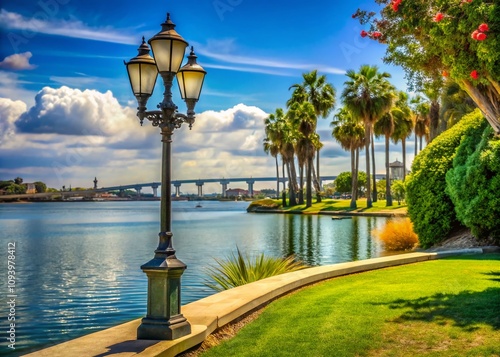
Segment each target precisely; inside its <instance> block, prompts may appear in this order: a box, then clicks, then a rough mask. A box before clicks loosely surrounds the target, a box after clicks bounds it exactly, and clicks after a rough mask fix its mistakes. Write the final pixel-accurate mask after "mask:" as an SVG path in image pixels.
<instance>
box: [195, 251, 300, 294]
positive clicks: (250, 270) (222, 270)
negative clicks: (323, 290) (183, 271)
mask: <svg viewBox="0 0 500 357" xmlns="http://www.w3.org/2000/svg"><path fill="white" fill-rule="evenodd" d="M215 262H216V264H214V265H211V266H209V267H208V268H207V274H208V280H205V282H204V284H205V285H206V286H208V287H209V288H211V289H214V290H215V291H223V290H228V289H231V288H234V287H236V286H241V285H245V284H248V283H251V282H253V281H257V280H261V279H265V278H269V277H271V276H275V275H279V274H283V273H289V272H292V271H296V270H300V269H304V268H307V265H306V264H305V263H303V262H302V261H297V260H295V257H293V256H289V257H285V258H275V257H267V256H265V255H264V253H261V254H260V255H257V256H255V257H250V256H248V255H244V254H243V253H241V251H240V250H239V248H237V253H236V254H235V253H234V252H231V254H230V255H229V256H227V257H226V258H225V259H217V258H215Z"/></svg>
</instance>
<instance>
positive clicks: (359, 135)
mask: <svg viewBox="0 0 500 357" xmlns="http://www.w3.org/2000/svg"><path fill="white" fill-rule="evenodd" d="M330 126H332V127H333V130H332V136H333V138H334V139H335V140H337V141H338V142H339V144H340V146H341V147H342V148H343V149H345V150H349V151H350V152H351V179H352V185H351V186H352V191H351V204H350V208H352V209H355V208H357V204H356V198H357V197H356V196H357V192H358V163H359V149H360V148H362V147H363V146H364V137H365V129H364V127H363V125H362V124H360V123H359V122H358V121H356V120H355V119H354V118H353V116H352V114H351V113H350V112H349V110H347V108H345V107H344V108H341V109H340V110H339V111H338V112H337V113H336V114H335V115H334V119H333V120H332V122H331V123H330Z"/></svg>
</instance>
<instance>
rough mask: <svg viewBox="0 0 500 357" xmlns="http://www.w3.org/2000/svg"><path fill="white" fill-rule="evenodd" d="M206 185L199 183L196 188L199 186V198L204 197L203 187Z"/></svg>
mask: <svg viewBox="0 0 500 357" xmlns="http://www.w3.org/2000/svg"><path fill="white" fill-rule="evenodd" d="M204 184H205V183H204V182H203V181H197V182H196V186H198V197H203V185H204Z"/></svg>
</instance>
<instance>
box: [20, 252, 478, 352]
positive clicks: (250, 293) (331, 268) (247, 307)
mask: <svg viewBox="0 0 500 357" xmlns="http://www.w3.org/2000/svg"><path fill="white" fill-rule="evenodd" d="M483 252H484V251H483V249H482V248H472V249H462V250H454V251H441V252H435V253H407V254H400V255H393V256H388V257H382V258H374V259H367V260H360V261H356V262H348V263H340V264H333V265H328V266H321V267H314V268H309V269H304V270H300V271H297V272H293V273H287V274H282V275H278V276H275V277H271V278H267V279H264V280H260V281H256V282H254V283H251V284H247V285H244V286H240V287H237V288H234V289H230V290H226V291H224V292H221V293H218V294H215V295H212V296H209V297H206V298H204V299H201V300H198V301H195V302H193V303H190V304H188V305H185V306H183V307H182V314H183V315H184V316H185V317H186V318H187V319H188V321H189V322H190V323H191V329H192V333H191V334H190V335H188V336H185V337H183V338H180V339H177V340H174V341H153V340H136V330H137V327H138V326H139V325H140V319H137V320H134V321H130V322H127V323H125V324H122V325H119V326H115V327H112V328H109V329H107V330H103V331H99V332H95V333H92V334H90V335H86V336H83V337H80V338H77V339H74V340H71V341H68V342H64V343H61V344H59V345H56V346H53V347H49V348H46V349H44V350H40V351H37V352H34V353H31V354H29V355H27V356H32V357H42V356H47V357H49V356H50V357H58V356H63V357H66V356H79V357H86V356H93V357H101V356H120V357H125V356H175V355H177V354H179V353H181V352H183V351H186V350H187V349H189V348H191V347H194V346H196V345H198V344H200V343H201V342H203V340H204V339H205V338H206V337H207V336H208V335H210V334H211V333H212V332H214V331H215V330H216V329H218V328H220V327H222V326H224V325H226V324H228V323H230V322H232V321H234V320H235V319H237V318H239V317H241V316H243V315H245V314H247V313H248V312H251V311H252V310H254V309H256V308H258V307H259V306H261V305H263V304H265V303H267V302H269V301H271V300H273V299H275V298H277V297H279V296H281V295H284V294H286V293H289V292H291V291H293V290H295V289H297V288H300V287H303V286H306V285H309V284H312V283H316V282H318V281H321V280H325V279H330V278H334V277H337V276H341V275H348V274H353V273H359V272H364V271H368V270H374V269H381V268H387V267H392V266H397V265H402V264H411V263H417V262H422V261H426V260H433V259H439V258H442V257H447V256H453V255H462V254H482V253H483Z"/></svg>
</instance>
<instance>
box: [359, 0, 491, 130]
mask: <svg viewBox="0 0 500 357" xmlns="http://www.w3.org/2000/svg"><path fill="white" fill-rule="evenodd" d="M375 2H376V3H377V4H379V5H381V6H382V10H381V12H380V15H377V14H376V13H374V12H371V13H368V12H366V11H363V10H360V9H358V11H357V12H356V13H355V14H354V15H353V17H354V18H358V19H359V20H360V22H361V23H362V24H369V26H370V28H369V31H365V30H363V31H362V33H361V36H362V37H368V38H371V39H373V40H375V41H378V42H380V43H383V44H386V45H387V48H386V55H385V57H384V60H385V62H387V63H391V64H395V65H399V66H401V67H403V69H404V70H405V71H406V74H407V78H408V80H409V83H410V84H411V85H412V86H413V87H414V88H415V89H417V90H422V89H425V88H429V87H440V86H441V84H442V83H440V82H442V80H443V78H444V77H450V78H452V79H453V80H454V81H455V82H457V83H458V84H460V85H461V86H462V88H464V89H465V90H466V91H467V93H468V94H469V95H470V96H471V98H472V99H473V101H474V102H475V103H476V104H477V105H478V107H479V108H481V110H482V112H483V113H484V115H485V116H486V118H487V120H488V122H489V123H490V124H491V125H492V127H493V128H494V130H495V131H496V132H497V133H499V132H500V121H499V120H498V117H499V116H500V109H499V108H500V107H499V105H498V104H499V103H500V83H499V81H498V79H499V78H500V37H499V33H500V4H499V2H498V1H479V0H462V1H461V0H431V1H429V0H411V1H410V0H392V1H389V0H375Z"/></svg>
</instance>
